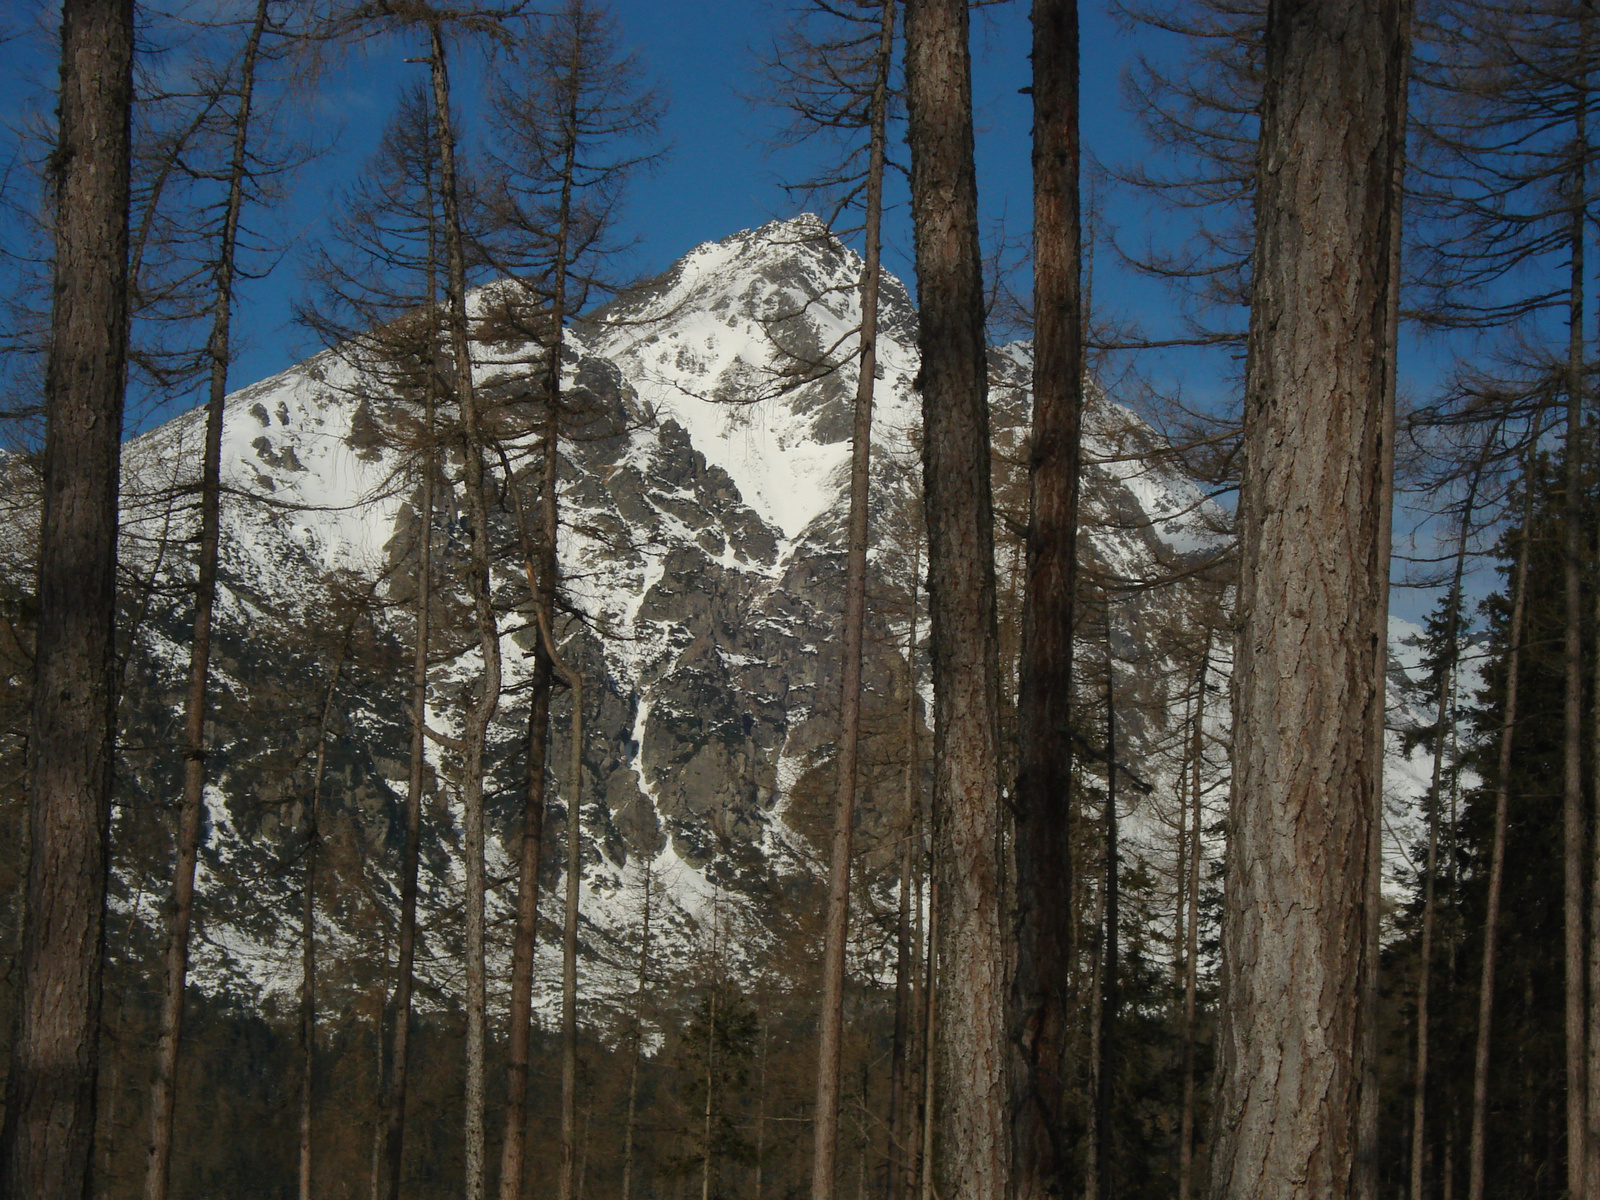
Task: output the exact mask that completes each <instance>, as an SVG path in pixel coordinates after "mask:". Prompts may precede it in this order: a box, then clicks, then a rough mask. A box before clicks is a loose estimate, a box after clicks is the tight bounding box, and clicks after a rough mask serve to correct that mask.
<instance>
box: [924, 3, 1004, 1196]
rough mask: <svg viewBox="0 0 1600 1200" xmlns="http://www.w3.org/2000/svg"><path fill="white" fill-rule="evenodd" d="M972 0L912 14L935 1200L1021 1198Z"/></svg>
mask: <svg viewBox="0 0 1600 1200" xmlns="http://www.w3.org/2000/svg"><path fill="white" fill-rule="evenodd" d="M971 65H972V64H971V57H970V50H969V47H968V14H967V5H966V3H965V0H913V2H912V3H909V4H908V5H907V7H906V101H907V110H908V117H909V130H908V132H909V141H910V145H911V211H912V219H913V224H914V228H915V233H916V269H917V297H918V314H919V332H918V345H919V349H920V351H921V361H922V366H921V370H920V372H919V373H918V386H919V387H920V389H921V392H922V412H923V478H924V492H925V513H926V520H927V526H928V592H929V613H930V616H931V617H932V636H931V639H930V648H931V651H932V653H931V658H932V662H933V689H934V722H933V725H934V752H933V763H934V795H935V799H934V821H935V836H934V844H935V879H936V881H937V884H936V886H937V888H938V895H939V901H940V905H941V908H942V917H941V921H940V925H939V941H938V943H937V945H936V953H937V956H938V960H939V962H940V963H941V964H942V966H943V969H942V970H940V971H939V973H938V980H939V985H940V987H941V988H943V990H944V995H943V996H942V997H941V998H940V1001H939V1022H940V1028H941V1030H942V1035H941V1037H940V1038H939V1041H938V1052H937V1075H938V1080H937V1086H936V1087H935V1091H936V1093H937V1094H938V1097H939V1100H940V1104H939V1109H938V1113H937V1120H938V1123H939V1137H938V1138H937V1139H936V1142H935V1145H936V1151H937V1154H938V1159H937V1161H936V1162H935V1163H933V1164H932V1168H933V1171H934V1174H935V1180H934V1183H935V1190H936V1191H937V1192H938V1194H939V1195H940V1196H943V1197H960V1200H1001V1198H1002V1197H1004V1196H1006V1195H1007V1193H1008V1191H1009V1189H1010V1177H1011V1142H1010V1131H1009V1128H1008V1120H1007V1109H1008V1107H1009V1097H1008V1094H1007V1088H1006V1058H1007V1054H1008V1052H1009V1051H1008V1047H1007V1044H1006V1030H1005V1024H1006V1019H1005V1007H1006V1006H1005V1001H1006V996H1007V986H1006V985H1007V981H1006V978H1005V958H1006V956H1005V952H1004V931H1003V930H1002V927H1001V926H1002V922H1001V883H1000V837H1001V832H1000V831H1001V820H1000V777H999V711H1000V698H999V678H1000V671H999V649H998V636H997V633H996V624H995V575H994V519H993V507H992V498H991V493H990V485H989V411H988V403H987V400H988V374H987V347H986V345H985V339H984V299H983V281H982V278H981V267H980V258H979V253H978V205H977V198H978V188H977V178H976V173H975V170H974V166H973V141H972V83H971Z"/></svg>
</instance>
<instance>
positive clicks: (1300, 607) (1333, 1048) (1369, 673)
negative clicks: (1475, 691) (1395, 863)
mask: <svg viewBox="0 0 1600 1200" xmlns="http://www.w3.org/2000/svg"><path fill="white" fill-rule="evenodd" d="M1406 33H1407V29H1406V21H1405V15H1404V4H1403V2H1402V0H1361V2H1358V3H1347V2H1346V0H1309V2H1302V3H1289V2H1287V0H1272V2H1271V3H1269V5H1268V8H1267V21H1266V38H1265V84H1264V92H1263V98H1262V103H1261V109H1260V112H1261V135H1260V149H1259V151H1258V162H1259V163H1260V164H1261V165H1260V168H1259V169H1258V173H1257V188H1256V246H1255V258H1254V267H1253V269H1252V300H1251V309H1250V340H1249V363H1248V369H1247V384H1246V416H1245V420H1246V429H1245V461H1246V466H1245V473H1244V486H1243V491H1242V493H1241V521H1240V527H1241V531H1242V538H1241V546H1240V550H1241V554H1240V579H1239V588H1238V595H1239V630H1240V633H1239V640H1238V651H1237V656H1236V668H1235V672H1234V683H1235V687H1234V719H1233V728H1234V778H1233V796H1232V806H1231V808H1232V811H1231V816H1230V824H1231V835H1232V836H1231V841H1230V848H1229V861H1230V864H1231V870H1230V871H1229V874H1228V881H1227V893H1226V903H1225V910H1224V914H1225V915H1224V932H1223V944H1224V947H1225V959H1224V963H1225V969H1224V981H1223V988H1224V1000H1223V1004H1222V1010H1221V1022H1220V1028H1219V1031H1218V1059H1219V1061H1218V1071H1219V1080H1220V1082H1219V1089H1218V1093H1217V1129H1218V1137H1217V1138H1216V1141H1215V1150H1214V1153H1213V1156H1212V1196H1213V1200H1254V1198H1256V1197H1267V1196H1272V1197H1293V1198H1295V1200H1323V1198H1329V1200H1333V1198H1339V1200H1342V1198H1344V1197H1363V1198H1365V1197H1368V1196H1370V1193H1371V1189H1372V1187H1373V1185H1374V1177H1373V1165H1374V1163H1375V1154H1376V1146H1375V1145H1373V1144H1372V1134H1373V1132H1374V1130H1373V1117H1374V1116H1375V1113H1376V1109H1375V1108H1374V1107H1373V1106H1374V1104H1375V1095H1374V1094H1373V1080H1374V1065H1375V1058H1374V1055H1375V1042H1374V1029H1375V1025H1374V1022H1375V1020H1376V989H1375V982H1376V968H1375V963H1376V955H1377V953H1378V945H1377V942H1376V938H1375V932H1376V919H1377V911H1378V905H1379V903H1380V898H1379V894H1378V890H1377V888H1376V886H1375V885H1376V882H1377V865H1378V860H1377V837H1378V830H1379V824H1378V821H1379V807H1380V799H1381V796H1380V788H1381V761H1382V744H1381V737H1380V731H1381V728H1382V725H1381V722H1382V714H1383V704H1384V696H1383V689H1382V680H1383V671H1384V656H1385V653H1386V644H1387V634H1386V629H1385V625H1386V609H1387V579H1388V559H1387V554H1386V549H1387V531H1386V526H1387V520H1388V511H1389V510H1388V503H1387V496H1388V494H1389V490H1390V487H1391V480H1390V478H1389V474H1388V470H1387V463H1388V461H1389V451H1388V437H1387V434H1388V431H1389V429H1390V427H1391V426H1390V421H1389V416H1388V412H1389V397H1390V395H1391V393H1390V391H1389V386H1388V385H1389V383H1390V380H1391V371H1392V368H1391V363H1392V361H1393V360H1392V353H1391V349H1392V341H1391V328H1390V312H1391V309H1392V306H1391V303H1390V293H1391V291H1392V288H1393V280H1394V274H1395V273H1394V270H1393V266H1392V263H1391V261H1390V260H1391V258H1392V256H1393V253H1394V251H1393V222H1394V221H1395V220H1396V219H1397V218H1398V196H1397V195H1396V194H1395V193H1396V189H1395V187H1394V180H1395V161H1396V156H1397V154H1398V152H1399V149H1400V146H1399V138H1400V134H1401V128H1402V114H1403V111H1404V97H1405V89H1404V85H1403V81H1404V78H1405V70H1406V58H1407V55H1406V41H1407V38H1406ZM1330 530H1336V531H1337V534H1336V536H1334V537H1332V538H1331V540H1330V533H1329V531H1330ZM1330 545H1336V546H1337V547H1338V549H1337V551H1330V550H1329V549H1328V547H1329V546H1330Z"/></svg>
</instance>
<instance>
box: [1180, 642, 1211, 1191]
mask: <svg viewBox="0 0 1600 1200" xmlns="http://www.w3.org/2000/svg"><path fill="white" fill-rule="evenodd" d="M1210 665H1211V635H1210V633H1209V632H1208V633H1207V634H1206V648H1205V650H1204V651H1203V652H1202V653H1201V655H1200V673H1199V676H1198V677H1197V678H1196V679H1195V700H1194V728H1193V730H1192V731H1191V733H1190V742H1189V770H1190V777H1189V802H1190V804H1191V806H1192V812H1191V815H1190V818H1189V821H1190V826H1189V828H1190V834H1189V845H1188V851H1189V861H1188V863H1187V864H1186V869H1187V871H1188V876H1189V878H1188V888H1187V892H1188V905H1187V910H1186V912H1185V914H1184V931H1183V1107H1182V1111H1181V1113H1180V1114H1179V1117H1178V1200H1189V1197H1190V1195H1191V1194H1192V1193H1193V1191H1194V1040H1195V1028H1194V1019H1195V990H1196V989H1195V982H1196V975H1197V974H1198V972H1199V969H1200V963H1199V957H1200V862H1201V858H1202V855H1203V852H1204V843H1203V841H1202V838H1203V835H1204V832H1205V808H1204V801H1203V792H1202V790H1201V783H1202V778H1203V777H1202V774H1201V772H1202V768H1203V767H1204V765H1205V721H1206V672H1207V669H1208V668H1209V667H1210Z"/></svg>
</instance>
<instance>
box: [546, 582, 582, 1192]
mask: <svg viewBox="0 0 1600 1200" xmlns="http://www.w3.org/2000/svg"><path fill="white" fill-rule="evenodd" d="M538 621H539V633H540V636H541V637H542V638H543V639H544V649H545V654H546V655H548V656H549V659H550V665H551V666H552V667H553V668H554V669H555V672H556V674H557V675H559V676H561V678H562V680H563V681H564V682H565V683H566V685H567V687H568V689H569V690H570V691H571V693H572V760H571V776H570V778H571V781H572V794H571V795H570V796H569V797H568V798H567V894H566V906H565V910H564V913H563V920H562V927H561V1178H560V1182H559V1184H558V1187H559V1190H558V1192H557V1195H558V1196H559V1197H560V1200H573V1197H574V1196H575V1195H576V1194H577V1193H576V1171H577V1139H578V899H579V895H580V887H581V885H582V880H583V819H582V813H583V676H582V674H581V673H580V672H579V671H578V670H577V669H576V668H574V667H570V666H568V665H567V663H566V661H565V660H563V659H562V657H561V656H560V654H559V653H557V651H556V643H555V638H554V636H553V635H552V633H551V630H550V621H549V618H548V616H547V614H545V613H544V612H543V611H542V610H541V611H540V612H539V613H538Z"/></svg>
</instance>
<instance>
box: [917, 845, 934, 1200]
mask: <svg viewBox="0 0 1600 1200" xmlns="http://www.w3.org/2000/svg"><path fill="white" fill-rule="evenodd" d="M927 944H928V950H927V961H926V963H925V968H926V972H927V974H926V977H925V981H924V983H923V985H922V999H923V1010H922V1156H921V1157H922V1162H921V1179H920V1183H921V1187H920V1188H919V1189H918V1198H919V1200H935V1192H934V1185H933V1168H934V1156H933V1146H934V1137H935V1136H936V1135H937V1133H938V1126H937V1121H938V1115H939V1114H938V1108H937V1105H936V1104H935V1100H936V1099H937V1086H938V1070H937V1063H936V1059H937V1057H938V1053H939V1037H938V1034H939V1022H938V1017H939V988H938V984H939V961H938V956H937V954H936V952H935V949H934V948H935V947H936V946H937V945H938V944H939V888H938V884H937V882H936V881H935V880H934V879H932V878H931V877H930V879H929V882H928V943H927Z"/></svg>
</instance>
